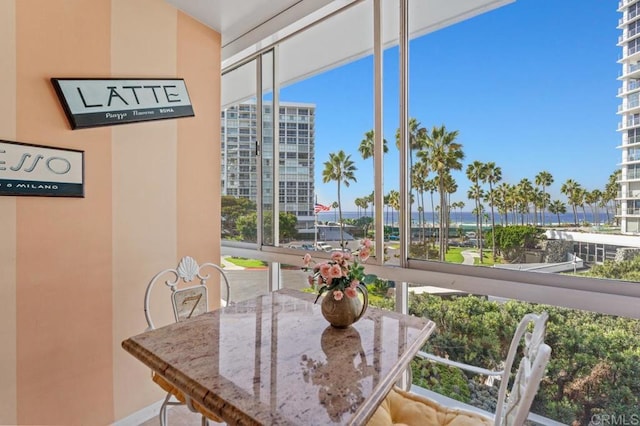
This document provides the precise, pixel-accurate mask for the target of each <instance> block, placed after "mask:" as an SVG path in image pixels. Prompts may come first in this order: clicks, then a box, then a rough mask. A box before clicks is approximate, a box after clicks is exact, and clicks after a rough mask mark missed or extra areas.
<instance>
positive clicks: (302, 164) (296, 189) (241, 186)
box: [221, 102, 315, 229]
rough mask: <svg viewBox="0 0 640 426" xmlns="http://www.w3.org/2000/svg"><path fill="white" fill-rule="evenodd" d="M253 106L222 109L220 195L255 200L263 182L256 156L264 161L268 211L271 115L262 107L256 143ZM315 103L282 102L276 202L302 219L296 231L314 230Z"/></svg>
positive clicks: (268, 107)
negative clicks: (259, 182) (277, 200)
mask: <svg viewBox="0 0 640 426" xmlns="http://www.w3.org/2000/svg"><path fill="white" fill-rule="evenodd" d="M256 115H257V114H256V104H255V102H244V103H240V104H236V105H233V106H231V107H228V108H226V109H224V110H223V111H222V114H221V116H222V117H221V118H222V122H221V143H222V167H221V173H222V176H221V177H222V195H232V196H235V197H244V198H249V199H250V200H251V201H254V202H256V201H257V194H258V188H257V182H258V180H259V176H258V173H259V172H258V167H257V158H258V157H257V156H256V152H257V150H258V149H260V151H261V157H262V161H263V170H265V172H264V173H263V174H262V186H263V191H262V197H263V205H264V207H265V209H267V210H271V206H273V190H274V188H275V186H274V182H273V175H272V173H271V172H270V170H271V162H272V161H273V134H274V132H273V130H274V129H273V114H272V105H270V104H265V105H263V119H264V121H263V131H262V139H263V140H262V143H261V144H259V146H257V145H256V140H257V124H256ZM314 123H315V105H314V104H307V103H289V102H280V115H279V125H278V127H279V132H278V133H279V140H280V144H279V147H278V148H279V149H278V151H279V153H278V156H279V164H278V165H279V167H278V169H279V171H278V180H277V188H278V199H279V206H280V211H281V212H290V213H293V214H295V215H296V216H297V218H298V228H300V229H305V228H309V227H313V221H314V213H313V207H314V142H315V126H314Z"/></svg>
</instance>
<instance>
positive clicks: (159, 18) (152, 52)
mask: <svg viewBox="0 0 640 426" xmlns="http://www.w3.org/2000/svg"><path fill="white" fill-rule="evenodd" d="M112 4H113V8H112V18H111V26H112V38H111V40H112V41H111V43H112V44H111V74H112V75H113V76H121V77H130V76H143V77H176V15H177V12H176V10H175V9H174V8H172V7H170V6H169V5H168V3H165V2H158V1H157V0H136V1H133V2H132V1H130V0H113V2H112ZM141 34H144V35H145V36H141ZM149 35H152V37H151V39H150V38H149ZM186 83H187V87H189V81H186ZM178 121H179V120H163V121H158V122H151V123H140V124H136V125H128V126H116V127H114V129H113V299H114V301H117V303H114V311H113V360H114V365H113V367H114V368H113V375H114V378H113V380H114V386H115V395H114V401H115V407H114V408H115V417H116V418H121V417H125V416H127V415H128V414H130V413H132V412H134V411H136V410H138V409H139V408H140V407H143V406H146V405H149V404H151V403H152V402H155V401H157V400H159V399H161V398H162V397H163V396H164V395H163V393H162V392H160V389H159V388H158V386H156V385H155V384H154V383H152V382H151V380H150V374H149V369H148V368H145V367H144V366H143V365H142V363H140V362H139V361H138V360H136V359H135V358H133V357H132V356H131V355H129V354H128V353H126V352H125V351H124V350H123V349H122V348H121V346H120V343H121V342H122V341H123V340H125V339H126V338H127V337H129V336H132V335H134V334H139V333H141V332H142V331H144V330H145V329H146V327H147V325H146V322H145V320H144V315H143V310H142V307H143V296H144V291H145V287H146V285H147V283H148V282H149V280H150V279H151V277H153V275H154V274H155V273H156V272H158V271H160V270H162V269H166V268H169V267H175V266H176V264H177V261H176V258H177V256H178V254H177V252H176V227H177V223H176V173H177V171H176V155H177V153H176V146H177V143H178V140H177V139H178V135H177V122H178ZM159 290H160V291H159V292H158V291H156V292H155V293H156V294H155V295H156V296H160V295H161V294H160V293H165V294H162V296H164V298H163V300H162V301H163V302H165V304H166V306H165V308H166V309H165V310H164V312H165V313H166V314H167V316H170V313H171V308H170V305H168V300H169V293H168V292H167V291H166V289H165V288H161V287H160V288H159ZM154 302H157V300H154ZM156 322H157V321H156Z"/></svg>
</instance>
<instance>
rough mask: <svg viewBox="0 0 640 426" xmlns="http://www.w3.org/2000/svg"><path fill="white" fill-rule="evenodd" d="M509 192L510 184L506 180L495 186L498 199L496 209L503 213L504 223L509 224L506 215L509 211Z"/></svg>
mask: <svg viewBox="0 0 640 426" xmlns="http://www.w3.org/2000/svg"><path fill="white" fill-rule="evenodd" d="M510 194H511V185H509V184H508V183H506V182H502V183H501V184H500V185H498V186H497V187H496V196H497V199H498V202H497V204H498V211H502V214H504V225H505V226H508V225H509V217H508V216H507V215H508V213H509V206H510V205H511V204H510Z"/></svg>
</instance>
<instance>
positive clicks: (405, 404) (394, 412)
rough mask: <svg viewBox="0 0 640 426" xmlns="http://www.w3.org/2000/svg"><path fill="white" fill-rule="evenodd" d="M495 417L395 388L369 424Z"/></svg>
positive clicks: (457, 425)
mask: <svg viewBox="0 0 640 426" xmlns="http://www.w3.org/2000/svg"><path fill="white" fill-rule="evenodd" d="M493 424H494V423H493V420H492V419H490V418H488V417H485V416H482V415H480V414H477V413H473V412H471V411H466V410H463V409H457V408H449V407H445V406H442V405H440V404H438V403H436V402H434V401H432V400H430V399H428V398H425V397H423V396H420V395H416V394H413V393H409V392H404V391H402V390H400V389H398V388H394V389H392V390H391V392H389V395H387V397H386V398H385V399H384V401H383V402H382V404H380V406H379V407H378V409H377V410H376V412H375V413H374V414H373V417H371V420H369V423H368V426H389V425H408V426H431V425H439V426H472V425H474V426H475V425H487V426H489V425H493Z"/></svg>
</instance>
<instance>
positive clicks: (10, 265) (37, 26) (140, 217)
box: [0, 0, 220, 425]
mask: <svg viewBox="0 0 640 426" xmlns="http://www.w3.org/2000/svg"><path fill="white" fill-rule="evenodd" d="M181 49H185V51H184V52H182V51H181ZM219 52H220V38H219V35H217V34H216V33H215V32H214V31H212V30H210V29H208V28H206V27H204V26H203V25H201V24H200V23H198V22H196V21H194V20H192V19H191V18H189V17H187V16H185V15H183V14H182V13H179V12H178V11H177V10H175V9H174V8H173V7H171V6H170V5H169V4H168V3H166V2H165V1H164V0H136V1H131V0H92V1H86V0H0V55H1V57H2V61H0V75H1V76H2V79H0V93H2V96H1V97H0V139H8V140H16V141H20V142H26V143H36V144H42V145H49V146H55V147H65V148H72V149H80V150H84V152H85V198H54V197H0V217H1V218H2V220H0V235H1V236H2V238H0V283H1V284H2V285H0V338H1V339H2V345H0V384H1V386H0V424H65V425H76V424H109V423H112V422H113V421H115V420H118V419H122V418H124V417H126V416H128V415H129V414H131V413H133V412H135V411H137V410H140V409H142V408H144V407H145V406H147V405H149V404H151V403H153V402H156V401H158V400H160V399H161V398H162V396H163V395H162V392H160V391H159V390H158V389H157V387H156V386H155V385H153V384H152V383H151V381H150V375H149V371H148V369H147V368H145V367H144V366H143V365H142V363H140V362H138V361H137V360H135V359H134V358H132V357H131V356H130V355H128V354H127V353H126V352H124V350H122V349H121V346H120V344H121V341H122V340H124V339H125V338H127V337H129V336H131V335H133V334H137V333H140V332H142V331H143V330H144V328H145V327H146V324H145V321H144V314H143V309H142V308H143V296H144V289H145V287H146V284H147V282H148V280H149V279H150V278H151V277H152V276H153V274H154V273H155V272H157V271H158V270H159V269H162V268H166V267H172V266H175V265H176V264H177V261H178V259H179V258H180V257H181V256H184V255H186V254H190V255H193V256H194V257H196V258H197V259H199V260H201V261H204V260H216V258H217V257H218V255H219V247H218V246H219V235H220V230H219V220H218V218H219V214H220V210H219V196H220V188H219V185H220V179H219V168H218V167H219V140H218V139H219V133H220V127H219V126H220V124H219V115H220V108H219V96H220V94H219V92H220V87H219V85H220V75H219V71H220V70H219V60H220V58H219ZM110 76H113V77H124V76H126V77H162V78H164V77H182V78H185V81H186V84H187V87H188V89H189V93H190V95H191V97H192V99H191V100H192V103H193V105H194V109H195V111H196V117H190V118H183V119H178V120H162V121H155V122H147V123H132V124H127V125H121V126H114V127H103V128H92V129H79V130H71V129H70V126H69V124H68V122H67V119H66V116H65V115H64V112H63V110H62V107H61V106H60V102H59V100H58V98H57V96H56V94H55V92H54V90H53V89H52V87H51V83H50V80H49V79H50V78H51V77H110ZM194 200H195V201H194ZM182 202H188V203H189V205H187V206H181V205H180V203H182ZM192 208H193V212H191V211H190V209H192ZM165 303H166V299H165ZM167 314H169V315H170V313H169V312H168V311H167Z"/></svg>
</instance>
